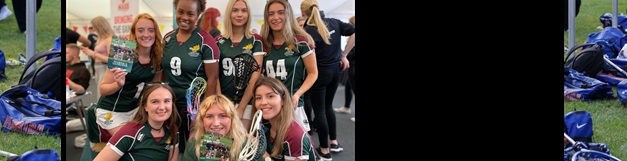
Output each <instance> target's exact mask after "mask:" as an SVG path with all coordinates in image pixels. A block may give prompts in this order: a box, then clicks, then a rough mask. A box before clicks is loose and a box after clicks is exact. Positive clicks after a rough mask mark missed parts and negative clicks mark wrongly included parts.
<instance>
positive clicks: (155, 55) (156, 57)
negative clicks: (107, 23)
mask: <svg viewBox="0 0 627 161" xmlns="http://www.w3.org/2000/svg"><path fill="white" fill-rule="evenodd" d="M142 18H143V19H147V20H150V21H152V24H153V27H154V28H155V29H154V30H155V43H154V44H152V47H151V48H150V61H151V64H152V68H153V69H155V70H161V58H162V57H163V48H164V47H163V43H162V42H161V37H162V36H161V31H159V25H158V24H157V21H156V20H155V19H154V18H152V16H150V14H148V13H141V14H139V15H137V17H135V19H134V20H133V24H132V25H131V34H130V36H129V38H130V39H131V40H135V41H137V37H136V35H135V27H136V26H137V22H139V19H142ZM137 47H139V45H137ZM135 60H139V59H138V58H137V55H135Z"/></svg>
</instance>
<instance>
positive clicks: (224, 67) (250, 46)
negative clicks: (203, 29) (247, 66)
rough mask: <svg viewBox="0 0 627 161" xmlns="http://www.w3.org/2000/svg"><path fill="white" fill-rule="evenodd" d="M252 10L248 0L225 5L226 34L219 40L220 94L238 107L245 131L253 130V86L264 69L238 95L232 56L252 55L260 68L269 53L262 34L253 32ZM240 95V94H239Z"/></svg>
mask: <svg viewBox="0 0 627 161" xmlns="http://www.w3.org/2000/svg"><path fill="white" fill-rule="evenodd" d="M249 9H250V7H249V5H248V2H247V0H229V3H228V4H227V6H226V11H227V12H225V16H226V18H225V19H224V23H223V24H224V33H222V35H221V36H218V37H217V38H216V42H217V43H218V47H219V48H220V83H219V84H220V91H221V92H222V94H224V95H225V96H226V97H228V98H229V99H231V101H233V102H234V103H235V106H236V107H237V113H238V116H239V118H241V119H242V123H243V124H244V128H246V129H248V128H249V127H250V122H251V115H252V105H250V104H249V103H250V100H251V98H252V96H253V94H252V92H253V90H252V89H253V87H252V86H253V85H254V84H255V81H257V78H259V76H260V75H261V69H259V70H257V71H255V72H253V73H252V76H250V81H249V82H248V85H245V86H244V87H243V88H242V89H243V90H242V91H239V93H237V92H236V91H237V89H236V88H235V85H234V84H235V79H237V78H236V76H235V75H234V74H235V72H234V71H235V67H234V65H233V57H235V56H236V55H239V54H242V53H244V54H250V55H252V56H253V57H254V58H255V61H256V62H257V64H258V65H260V66H261V64H262V63H263V56H264V55H265V54H266V52H265V50H264V49H263V43H262V41H261V40H262V39H261V36H260V35H257V34H251V32H250V10H249ZM236 93H237V95H236Z"/></svg>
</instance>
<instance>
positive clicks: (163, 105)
mask: <svg viewBox="0 0 627 161" xmlns="http://www.w3.org/2000/svg"><path fill="white" fill-rule="evenodd" d="M145 109H146V112H147V113H148V120H149V121H151V122H164V121H166V120H168V118H170V115H171V114H172V93H170V91H168V90H167V89H165V88H157V89H155V90H154V91H153V92H152V93H150V95H148V98H147V103H146V108H145Z"/></svg>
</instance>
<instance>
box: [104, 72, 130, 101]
mask: <svg viewBox="0 0 627 161" xmlns="http://www.w3.org/2000/svg"><path fill="white" fill-rule="evenodd" d="M116 76H118V78H117V79H116V78H115V77H116ZM125 79H126V72H124V71H122V70H120V69H118V68H113V69H109V68H107V69H106V70H105V74H104V76H103V78H102V81H101V82H100V85H99V86H98V87H99V89H100V95H103V96H108V95H112V94H114V93H115V92H116V91H118V90H120V88H122V86H124V83H125Z"/></svg>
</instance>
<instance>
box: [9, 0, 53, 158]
mask: <svg viewBox="0 0 627 161" xmlns="http://www.w3.org/2000/svg"><path fill="white" fill-rule="evenodd" d="M6 3H7V6H8V7H9V9H10V10H11V11H13V12H14V11H15V10H14V9H13V5H12V1H6ZM36 21H37V40H36V44H37V46H36V50H35V51H36V52H43V51H47V50H49V49H50V48H52V47H53V45H54V39H55V38H56V37H57V36H62V35H61V34H62V32H61V29H62V25H61V22H62V20H61V0H45V1H43V4H42V5H41V8H40V9H39V12H38V13H37V20H36ZM0 50H2V51H3V52H4V54H5V57H6V58H12V59H17V58H18V54H19V53H22V54H24V55H26V34H23V33H20V30H19V28H18V26H17V21H16V19H15V13H14V14H13V15H11V16H9V17H8V18H6V19H4V20H1V21H0ZM23 70H24V67H23V66H7V67H6V69H5V74H6V76H7V77H8V79H7V80H6V81H3V82H0V91H5V90H7V89H9V88H11V86H14V85H16V84H17V82H18V79H19V78H20V75H21V74H22V71H23ZM59 83H63V82H59ZM35 146H36V147H38V148H50V149H54V150H55V151H57V153H59V156H61V155H63V152H62V151H61V138H60V137H58V136H56V137H55V136H33V135H24V134H18V133H5V132H0V150H2V151H6V152H10V153H14V154H22V153H24V152H27V151H29V150H33V149H34V148H35ZM0 160H6V157H1V156H0Z"/></svg>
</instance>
